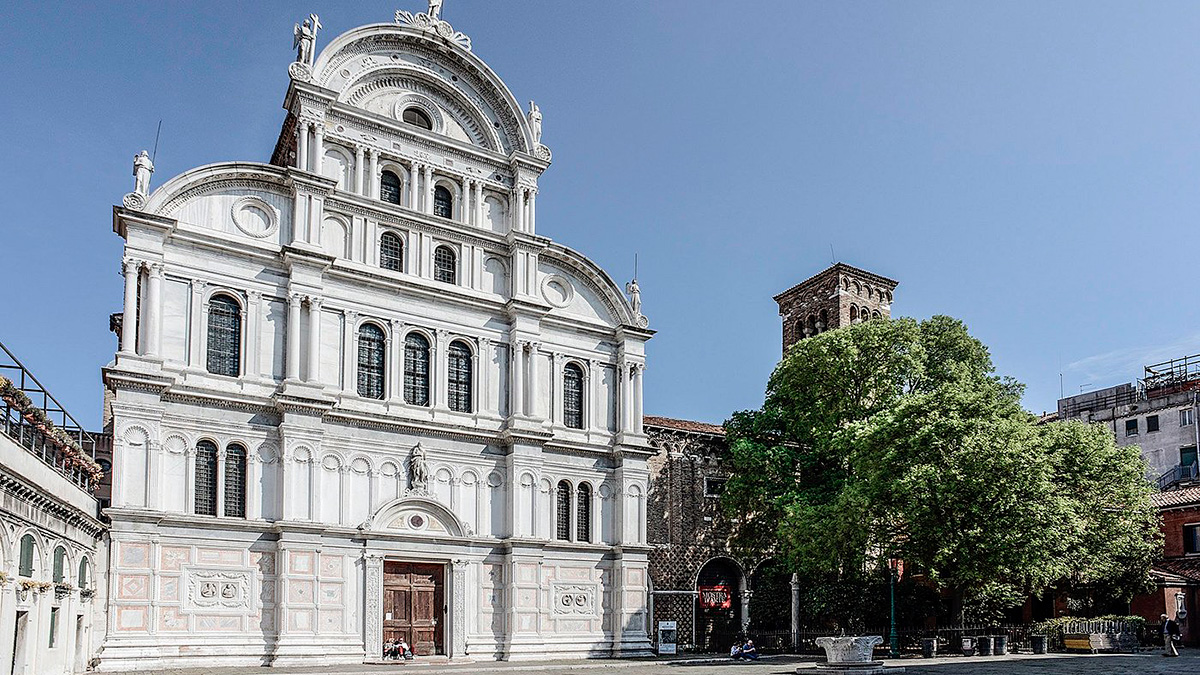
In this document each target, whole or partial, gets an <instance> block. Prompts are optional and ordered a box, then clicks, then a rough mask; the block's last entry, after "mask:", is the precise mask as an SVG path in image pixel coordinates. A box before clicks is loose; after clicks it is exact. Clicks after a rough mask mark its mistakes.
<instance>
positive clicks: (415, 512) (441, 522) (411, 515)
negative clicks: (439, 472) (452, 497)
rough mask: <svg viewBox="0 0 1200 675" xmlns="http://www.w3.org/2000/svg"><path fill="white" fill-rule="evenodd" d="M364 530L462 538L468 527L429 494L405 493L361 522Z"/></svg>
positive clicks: (468, 530) (467, 534)
mask: <svg viewBox="0 0 1200 675" xmlns="http://www.w3.org/2000/svg"><path fill="white" fill-rule="evenodd" d="M364 526H365V528H366V529H368V530H373V531H378V532H382V531H388V532H399V533H404V534H416V535H425V536H434V537H438V536H441V537H447V536H449V537H463V536H469V535H470V534H471V532H470V528H469V527H467V526H466V525H465V524H463V522H462V521H460V520H459V519H458V517H457V516H455V515H454V513H453V512H451V511H450V509H448V508H446V507H445V506H443V505H442V504H439V503H438V502H437V501H435V500H434V499H433V498H431V497H423V496H407V497H401V498H399V499H396V500H393V501H391V502H389V503H387V504H385V505H383V506H382V507H380V508H379V510H378V511H376V512H375V515H373V516H371V518H370V520H368V521H367V522H366V523H364Z"/></svg>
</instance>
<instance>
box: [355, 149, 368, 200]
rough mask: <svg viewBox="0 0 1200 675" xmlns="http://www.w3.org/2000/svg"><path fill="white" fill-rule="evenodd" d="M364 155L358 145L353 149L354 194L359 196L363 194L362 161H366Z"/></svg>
mask: <svg viewBox="0 0 1200 675" xmlns="http://www.w3.org/2000/svg"><path fill="white" fill-rule="evenodd" d="M365 155H366V153H365V152H364V151H363V147H362V146H361V145H360V146H358V147H357V148H355V149H354V194H356V195H361V194H362V193H363V161H364V160H365V159H366V157H365Z"/></svg>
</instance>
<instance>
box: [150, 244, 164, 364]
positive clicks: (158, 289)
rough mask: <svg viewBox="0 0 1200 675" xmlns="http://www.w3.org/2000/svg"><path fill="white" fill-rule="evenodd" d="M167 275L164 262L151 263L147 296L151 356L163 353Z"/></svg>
mask: <svg viewBox="0 0 1200 675" xmlns="http://www.w3.org/2000/svg"><path fill="white" fill-rule="evenodd" d="M165 277H166V273H165V271H164V268H163V264H162V263H150V282H149V284H148V286H149V289H148V293H147V298H146V301H147V306H148V311H147V314H146V318H147V321H146V348H147V352H148V353H149V355H150V356H161V355H162V285H163V279H164V278H165Z"/></svg>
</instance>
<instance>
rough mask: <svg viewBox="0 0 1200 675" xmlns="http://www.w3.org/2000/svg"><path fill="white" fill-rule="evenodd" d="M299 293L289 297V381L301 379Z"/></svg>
mask: <svg viewBox="0 0 1200 675" xmlns="http://www.w3.org/2000/svg"><path fill="white" fill-rule="evenodd" d="M301 300H303V297H302V296H301V295H300V294H299V293H291V294H289V295H288V316H287V368H286V370H287V379H289V380H299V379H300V311H301V308H300V302H301Z"/></svg>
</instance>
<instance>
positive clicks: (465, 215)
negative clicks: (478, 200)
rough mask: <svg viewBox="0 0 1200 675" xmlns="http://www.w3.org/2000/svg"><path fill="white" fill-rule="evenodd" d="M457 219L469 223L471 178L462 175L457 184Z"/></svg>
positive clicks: (465, 223)
mask: <svg viewBox="0 0 1200 675" xmlns="http://www.w3.org/2000/svg"><path fill="white" fill-rule="evenodd" d="M459 190H460V192H459V202H460V206H459V211H458V221H459V222H460V223H462V224H464V225H470V224H471V179H469V178H467V177H465V176H464V177H463V179H462V182H461V183H460V184H459Z"/></svg>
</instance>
